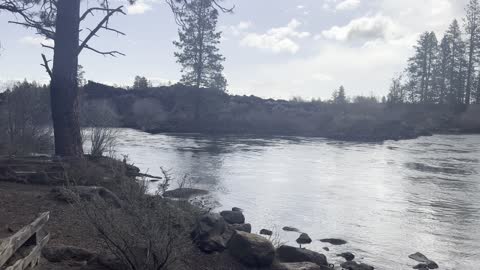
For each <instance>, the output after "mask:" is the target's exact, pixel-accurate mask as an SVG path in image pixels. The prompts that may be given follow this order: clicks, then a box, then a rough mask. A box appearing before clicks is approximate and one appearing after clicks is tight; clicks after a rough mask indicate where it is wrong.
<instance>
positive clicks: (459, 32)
mask: <svg viewBox="0 0 480 270" xmlns="http://www.w3.org/2000/svg"><path fill="white" fill-rule="evenodd" d="M465 11H466V15H465V17H464V18H463V23H462V25H461V24H460V23H459V22H458V21H457V20H456V19H455V20H453V22H452V23H451V24H450V26H449V27H448V30H447V31H446V33H445V34H444V35H443V37H442V38H441V39H440V41H439V40H438V39H437V36H436V34H435V32H433V31H426V32H424V33H423V34H421V36H420V38H419V39H418V41H417V44H416V45H415V46H414V48H415V53H414V55H413V56H412V57H411V58H410V59H409V60H408V66H407V68H406V70H405V71H404V72H403V74H401V75H400V76H398V77H396V78H394V79H393V80H392V84H391V87H390V91H389V95H388V101H389V102H390V103H396V104H398V103H419V104H448V105H469V104H471V103H477V104H478V103H480V69H479V67H480V4H479V1H478V0H470V2H469V3H468V5H467V7H466V8H465Z"/></svg>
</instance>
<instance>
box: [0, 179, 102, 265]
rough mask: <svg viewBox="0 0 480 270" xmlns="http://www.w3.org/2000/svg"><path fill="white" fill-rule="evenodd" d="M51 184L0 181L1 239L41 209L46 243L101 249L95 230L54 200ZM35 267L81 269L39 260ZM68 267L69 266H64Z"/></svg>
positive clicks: (20, 226)
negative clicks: (47, 236)
mask: <svg viewBox="0 0 480 270" xmlns="http://www.w3.org/2000/svg"><path fill="white" fill-rule="evenodd" d="M50 189H51V188H50V187H48V186H38V185H25V184H17V183H9V182H0V238H5V237H8V236H10V235H11V234H12V233H11V232H10V231H14V232H16V231H18V230H19V229H21V228H22V227H24V226H25V225H28V224H30V223H31V222H32V221H34V220H35V218H36V217H37V216H38V215H39V214H40V213H43V212H47V211H48V212H50V220H49V221H48V223H47V225H46V226H45V230H46V231H47V232H49V233H50V241H49V245H59V244H62V245H69V246H77V247H82V248H86V249H89V250H91V251H96V252H100V251H101V250H102V248H101V243H100V242H99V239H98V238H96V237H95V232H94V230H93V229H92V228H91V227H90V226H88V224H86V223H85V221H84V220H82V219H81V218H80V217H79V215H78V214H77V213H76V212H75V209H74V208H73V207H71V206H70V205H69V204H66V203H61V202H57V201H55V200H54V199H53V198H51V196H50ZM41 264H42V265H41V266H40V267H39V268H38V269H77V268H78V269H80V266H79V265H77V266H74V265H72V266H68V265H63V264H50V263H48V262H46V261H43V260H42V263H41ZM65 267H68V268H65Z"/></svg>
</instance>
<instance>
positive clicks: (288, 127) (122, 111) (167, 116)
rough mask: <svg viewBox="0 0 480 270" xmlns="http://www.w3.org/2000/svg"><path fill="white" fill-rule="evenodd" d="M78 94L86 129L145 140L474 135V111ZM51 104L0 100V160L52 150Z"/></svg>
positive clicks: (221, 96) (34, 90)
mask: <svg viewBox="0 0 480 270" xmlns="http://www.w3.org/2000/svg"><path fill="white" fill-rule="evenodd" d="M81 92H82V98H81V101H82V102H81V111H80V115H81V124H82V126H84V127H103V128H105V127H128V128H133V129H138V130H143V131H147V132H150V133H168V132H173V133H192V132H193V133H205V134H233V135H260V136H271V135H280V136H282V135H287V136H316V137H325V138H330V139H336V140H345V141H366V142H381V141H384V140H401V139H413V138H417V137H418V136H424V135H432V134H437V133H462V134H463V133H480V118H479V117H478V115H479V114H480V105H479V104H472V105H469V106H468V107H466V106H464V105H457V106H449V105H441V104H389V103H379V102H377V101H372V100H370V101H369V100H364V101H357V102H355V103H344V104H336V103H331V102H321V101H317V100H314V101H309V102H307V101H303V100H301V99H294V100H291V101H286V100H274V99H262V98H259V97H255V96H236V95H229V94H227V93H224V92H221V91H218V90H214V89H197V88H195V87H188V86H184V85H173V86H164V87H155V88H145V89H130V90H128V89H123V88H115V87H111V86H106V85H103V84H98V83H95V82H89V83H88V84H87V85H86V86H85V87H84V88H83V89H82V91H81ZM49 100H50V99H49V89H48V88H47V87H44V86H39V85H37V84H31V83H28V82H24V83H22V84H18V85H16V86H15V87H14V88H13V89H12V91H7V92H4V93H0V112H2V113H1V114H0V153H1V152H8V153H12V152H13V153H14V154H21V153H28V152H45V151H46V150H49V149H51V148H52V146H51V145H50V143H49V141H50V137H51V134H52V130H51V128H49V127H50V126H51V119H50V118H51V117H50V115H51V113H50V101H49ZM6 116H9V117H6ZM25 119H27V120H28V121H25Z"/></svg>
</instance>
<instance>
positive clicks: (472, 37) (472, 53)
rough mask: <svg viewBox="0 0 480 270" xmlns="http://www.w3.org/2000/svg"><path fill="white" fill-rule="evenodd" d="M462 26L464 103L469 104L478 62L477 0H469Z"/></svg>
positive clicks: (479, 8)
mask: <svg viewBox="0 0 480 270" xmlns="http://www.w3.org/2000/svg"><path fill="white" fill-rule="evenodd" d="M465 11H466V13H467V15H466V17H465V19H464V28H465V33H466V35H467V42H466V43H467V51H468V55H467V59H468V65H467V74H466V76H467V84H466V88H465V104H467V105H468V104H470V99H471V93H472V88H473V83H474V80H475V78H474V76H475V66H476V65H477V64H478V54H479V49H480V48H479V45H480V4H479V2H478V0H470V2H469V3H468V5H467V7H466V9H465Z"/></svg>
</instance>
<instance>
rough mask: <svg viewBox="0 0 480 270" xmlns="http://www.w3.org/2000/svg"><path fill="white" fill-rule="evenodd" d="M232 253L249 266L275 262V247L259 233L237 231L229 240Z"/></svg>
mask: <svg viewBox="0 0 480 270" xmlns="http://www.w3.org/2000/svg"><path fill="white" fill-rule="evenodd" d="M228 250H229V252H230V254H231V255H232V256H233V257H234V258H236V259H237V260H238V261H240V262H241V263H242V264H244V265H246V266H249V267H266V266H270V265H271V264H272V263H273V260H274V258H275V248H274V247H273V245H272V243H271V242H270V241H268V240H267V239H265V238H264V237H261V236H259V235H255V234H251V233H246V232H241V231H235V233H234V234H233V236H232V238H231V239H230V241H229V242H228Z"/></svg>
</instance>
